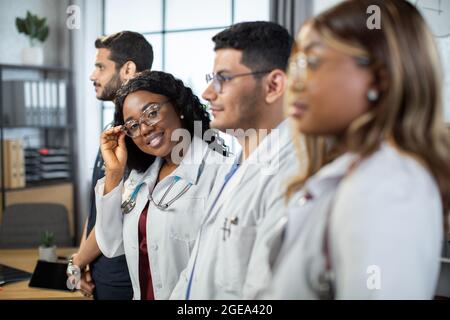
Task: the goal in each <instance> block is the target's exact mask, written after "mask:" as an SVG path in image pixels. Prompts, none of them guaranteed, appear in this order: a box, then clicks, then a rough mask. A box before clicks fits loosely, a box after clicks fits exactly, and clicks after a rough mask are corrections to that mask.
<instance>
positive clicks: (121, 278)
mask: <svg viewBox="0 0 450 320" xmlns="http://www.w3.org/2000/svg"><path fill="white" fill-rule="evenodd" d="M95 47H96V49H97V52H96V56H95V69H94V71H93V72H92V74H91V76H90V80H91V81H92V82H93V85H94V87H95V93H96V97H97V99H99V100H102V101H112V100H114V98H115V95H116V92H117V90H118V89H119V88H120V86H121V85H122V83H123V82H124V81H126V80H128V79H130V78H132V77H133V76H134V75H135V74H136V73H137V72H140V71H143V70H146V69H150V68H151V66H152V63H153V49H152V46H151V45H150V43H148V41H147V40H146V39H145V38H144V37H143V36H142V35H141V34H139V33H136V32H130V31H122V32H118V33H115V34H112V35H110V36H107V37H100V38H98V39H97V40H96V41H95ZM103 176H104V171H103V159H102V158H101V154H100V152H99V153H98V154H97V159H96V161H95V166H94V172H93V176H92V186H93V187H94V186H95V185H96V183H97V180H98V179H100V178H102V177H103ZM96 213H97V212H96V207H95V196H94V192H93V188H92V190H91V208H90V213H89V217H88V220H87V222H86V224H85V227H84V231H83V236H82V238H81V244H80V249H79V251H78V252H77V253H76V254H74V255H73V256H72V258H71V259H70V262H69V266H71V267H72V269H73V267H74V266H76V267H78V268H80V270H81V271H82V276H81V282H80V289H81V292H82V293H83V294H84V295H85V296H91V295H92V294H93V295H94V299H99V300H104V299H107V300H112V299H127V300H131V299H132V297H133V288H132V286H131V280H130V275H129V273H128V267H127V263H126V260H125V256H124V255H122V256H119V257H116V258H112V259H109V258H106V257H105V256H104V255H102V253H101V251H100V249H99V247H98V245H97V241H96V238H95V228H94V226H95V221H96ZM87 266H88V269H85V268H86V267H87ZM68 272H69V268H68Z"/></svg>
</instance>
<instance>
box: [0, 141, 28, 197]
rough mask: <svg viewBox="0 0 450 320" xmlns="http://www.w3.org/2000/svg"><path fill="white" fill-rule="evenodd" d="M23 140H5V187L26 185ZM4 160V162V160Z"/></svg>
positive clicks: (0, 162)
mask: <svg viewBox="0 0 450 320" xmlns="http://www.w3.org/2000/svg"><path fill="white" fill-rule="evenodd" d="M24 159H25V158H24V149H23V141H22V140H20V139H15V140H3V159H1V158H0V164H2V165H3V169H4V171H3V175H4V183H5V188H11V189H14V188H23V187H25V165H24ZM1 160H3V163H2V161H1Z"/></svg>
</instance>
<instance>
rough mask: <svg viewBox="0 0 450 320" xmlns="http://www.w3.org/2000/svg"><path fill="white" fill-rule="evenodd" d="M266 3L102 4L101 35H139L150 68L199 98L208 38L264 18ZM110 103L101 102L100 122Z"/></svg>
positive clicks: (144, 0) (208, 58)
mask: <svg viewBox="0 0 450 320" xmlns="http://www.w3.org/2000/svg"><path fill="white" fill-rule="evenodd" d="M269 1H270V0H214V1H211V0H189V1H186V0H129V1H123V0H104V7H103V8H104V34H111V33H114V32H118V31H122V30H130V31H136V32H140V33H142V34H143V35H144V36H145V37H146V38H147V39H148V40H149V42H150V43H151V44H152V46H153V51H154V61H153V67H152V69H153V70H161V71H165V72H170V73H172V74H173V75H174V76H176V77H177V78H180V79H181V80H183V82H184V83H185V85H187V86H190V87H191V88H192V90H193V91H194V93H195V94H197V95H198V96H199V97H200V98H201V94H202V92H203V90H204V89H205V87H206V83H205V80H204V75H205V74H206V73H209V72H211V69H212V66H213V59H214V51H213V42H212V41H211V38H212V36H213V35H215V34H216V33H218V32H220V31H221V30H223V29H225V28H226V27H228V26H229V25H231V24H234V23H237V22H242V21H254V20H269V6H270V3H269ZM113 115H114V105H113V104H112V103H104V104H103V108H102V123H103V126H102V127H104V126H105V125H106V124H108V123H109V122H111V121H112V117H113Z"/></svg>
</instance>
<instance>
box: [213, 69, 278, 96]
mask: <svg viewBox="0 0 450 320" xmlns="http://www.w3.org/2000/svg"><path fill="white" fill-rule="evenodd" d="M271 71H272V70H265V71H254V72H248V73H239V74H235V75H229V76H226V75H223V74H221V73H214V72H213V73H208V74H207V75H206V83H207V84H209V83H210V82H211V81H212V83H213V88H214V91H216V93H221V92H222V86H223V83H224V82H226V81H231V80H233V79H234V78H237V77H243V76H250V75H252V76H254V75H258V74H265V73H269V72H271Z"/></svg>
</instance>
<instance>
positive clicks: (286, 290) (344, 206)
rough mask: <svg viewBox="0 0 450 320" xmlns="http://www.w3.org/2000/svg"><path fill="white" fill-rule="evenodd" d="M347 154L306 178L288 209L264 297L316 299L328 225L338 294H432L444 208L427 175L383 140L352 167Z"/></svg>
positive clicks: (417, 296) (383, 296)
mask: <svg viewBox="0 0 450 320" xmlns="http://www.w3.org/2000/svg"><path fill="white" fill-rule="evenodd" d="M357 158H358V157H357V156H356V155H355V154H351V153H347V154H345V155H343V156H341V157H339V158H338V159H336V160H335V161H333V162H332V163H330V164H329V165H327V166H326V167H324V168H322V169H321V170H320V171H319V172H318V173H317V174H316V175H315V176H313V177H311V178H310V179H309V180H308V181H307V183H306V185H305V187H304V188H303V190H302V193H303V195H305V192H306V190H308V192H309V193H310V194H311V195H312V197H313V198H312V199H308V197H301V199H300V202H298V203H297V207H295V208H292V209H290V211H289V215H288V219H287V227H286V229H285V234H284V241H283V245H282V248H281V251H280V253H279V256H278V258H277V259H276V263H275V267H274V272H273V279H272V281H271V285H270V288H269V289H268V290H267V292H266V294H264V295H262V297H263V298H267V299H318V298H319V297H318V295H317V291H316V290H315V289H313V288H317V286H318V280H317V279H318V276H319V273H320V272H321V271H323V270H324V269H325V259H324V257H325V255H324V252H325V251H324V250H323V244H324V239H325V238H324V230H325V225H326V224H327V223H328V225H329V233H328V234H329V237H328V239H329V241H328V243H329V248H330V250H329V255H328V256H329V257H330V259H331V266H332V270H333V271H334V275H335V279H336V280H335V282H334V283H335V284H334V286H335V298H336V299H430V298H432V297H433V295H434V292H435V288H436V284H437V280H438V275H439V267H440V262H439V261H440V253H441V246H442V239H443V230H442V228H443V214H442V212H443V208H442V202H441V198H440V196H439V190H438V187H437V185H436V182H435V181H434V179H433V178H432V176H431V175H430V173H429V172H428V171H427V170H426V169H425V168H424V167H423V166H422V165H420V164H419V163H418V162H417V161H416V160H414V159H413V158H411V157H408V156H405V155H404V154H401V153H399V152H398V151H397V150H396V149H394V148H393V147H392V146H390V145H388V144H387V143H385V144H383V145H382V146H381V147H380V149H379V150H378V151H377V152H375V153H374V154H372V155H371V156H370V157H368V158H367V159H365V160H363V161H362V162H360V163H359V164H358V165H357V167H356V168H355V169H354V170H353V171H351V172H350V173H349V172H348V171H349V167H350V165H351V164H352V163H353V162H354V161H355V160H356V159H357Z"/></svg>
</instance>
